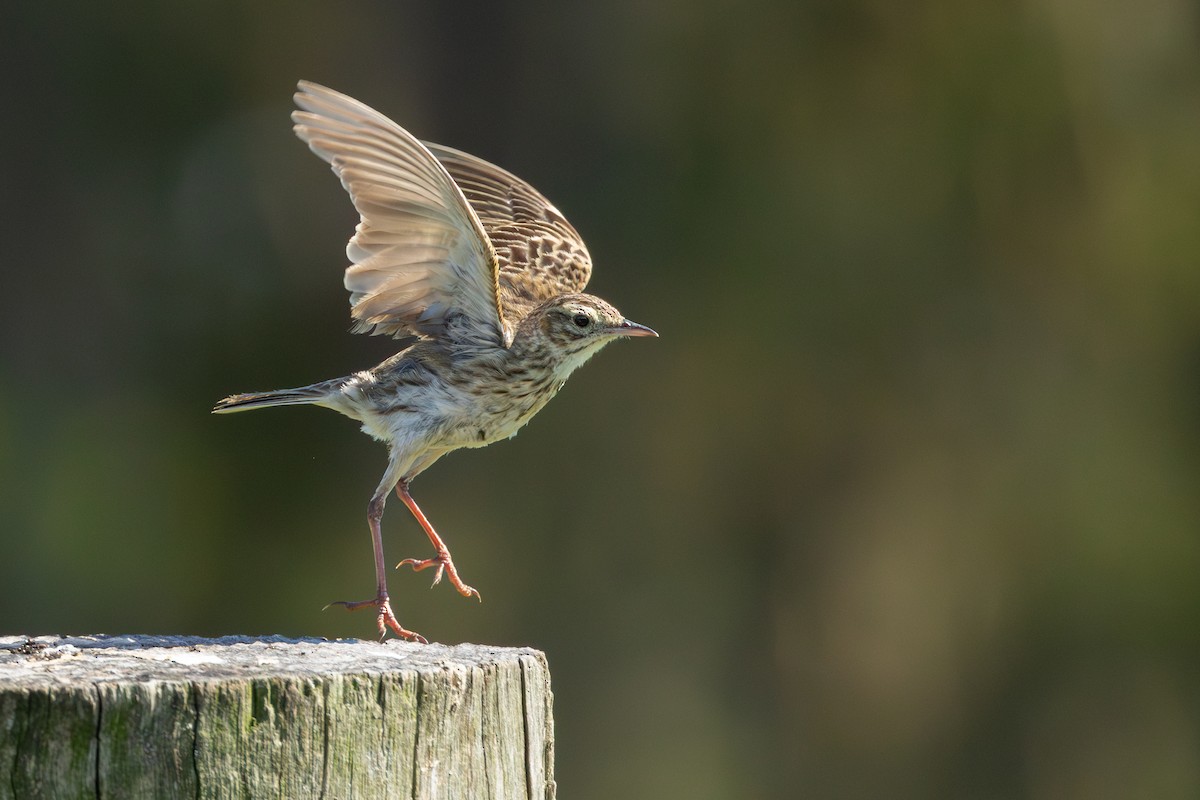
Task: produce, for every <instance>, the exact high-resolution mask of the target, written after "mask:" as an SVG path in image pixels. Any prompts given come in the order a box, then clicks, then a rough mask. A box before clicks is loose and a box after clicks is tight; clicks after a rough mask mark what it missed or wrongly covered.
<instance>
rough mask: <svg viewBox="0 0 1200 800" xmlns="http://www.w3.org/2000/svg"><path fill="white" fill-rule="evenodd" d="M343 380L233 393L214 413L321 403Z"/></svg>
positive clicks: (214, 409)
mask: <svg viewBox="0 0 1200 800" xmlns="http://www.w3.org/2000/svg"><path fill="white" fill-rule="evenodd" d="M341 382H342V381H341V380H340V379H339V380H332V381H324V382H322V383H314V384H313V385H312V386H301V387H300V388H299V389H278V390H276V391H273V392H247V393H245V394H231V395H230V396H229V397H226V398H225V399H224V400H221V401H219V402H218V403H217V404H216V405H215V406H213V413H214V414H231V413H233V412H234V411H249V410H250V409H252V408H266V407H267V406H299V405H309V404H312V403H321V401H323V400H328V399H329V397H330V395H331V394H332V393H334V392H336V391H337V389H338V387H339V386H340V385H341Z"/></svg>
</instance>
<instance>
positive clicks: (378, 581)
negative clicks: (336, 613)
mask: <svg viewBox="0 0 1200 800" xmlns="http://www.w3.org/2000/svg"><path fill="white" fill-rule="evenodd" d="M387 491H388V490H387V489H382V490H381V491H379V492H376V494H375V496H374V497H372V498H371V503H370V505H368V506H367V525H368V526H370V528H371V544H372V545H373V547H374V550H375V598H374V599H373V600H357V601H353V602H350V601H347V600H338V601H336V602H333V603H330V604H329V606H342V607H344V608H345V609H346V610H348V611H358V610H359V609H361V608H367V607H373V608H375V609H376V610H377V612H378V616H377V617H376V622H377V623H378V625H379V638H380V639H383V638H384V637H385V636H387V631H388V628H391V629H392V632H393V633H395V634H396V635H397V636H399V637H400V638H402V639H408V640H409V641H414V642H421V643H422V644H424V643H426V639H425V637H424V636H422V635H421V634H419V633H415V632H413V631H410V630H409V629H408V628H405V627H403V626H402V625H401V624H400V622H399V621H398V620H397V619H396V615H395V614H393V613H392V604H391V602H390V601H389V600H388V592H387V572H386V570H385V568H384V566H383V535H382V533H381V532H380V528H379V520H380V519H382V518H383V504H384V501H385V500H386V499H387ZM329 606H325V607H326V608H329Z"/></svg>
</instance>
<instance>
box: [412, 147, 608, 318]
mask: <svg viewBox="0 0 1200 800" xmlns="http://www.w3.org/2000/svg"><path fill="white" fill-rule="evenodd" d="M425 146H426V147H428V148H429V152H431V153H433V154H434V155H435V156H437V158H438V160H439V161H441V162H442V164H443V165H444V166H445V167H446V169H447V170H448V171H449V173H450V176H451V177H452V178H454V182H455V183H457V184H458V187H459V188H460V189H461V190H462V192H463V194H464V195H466V198H467V200H468V201H469V202H470V203H471V207H472V208H473V209H475V213H476V214H477V215H478V216H479V219H480V221H481V222H482V223H483V228H484V230H485V231H487V235H488V237H489V238H490V239H491V242H492V247H493V249H494V250H495V252H496V256H497V258H498V260H499V268H500V303H501V307H502V308H503V309H504V312H505V313H506V314H507V315H508V316H509V317H510V318H513V319H516V318H518V317H520V316H521V315H522V314H523V312H524V311H527V310H528V309H529V308H531V307H532V306H533V305H536V304H538V303H541V302H543V301H545V300H548V299H550V298H552V297H555V296H557V295H560V294H565V293H568V292H579V291H582V290H583V287H584V286H586V285H587V282H588V278H589V277H590V276H591V274H592V258H591V256H590V255H588V251H587V247H585V246H584V244H583V239H581V238H580V236H579V234H578V233H577V232H576V231H575V228H574V227H572V226H571V223H569V222H567V219H566V217H564V216H563V215H562V213H561V212H560V211H559V210H558V209H557V208H555V207H554V206H553V205H552V204H551V203H550V201H549V200H547V199H546V198H545V197H543V196H542V195H541V193H540V192H538V191H537V190H536V189H534V188H533V187H532V186H530V185H529V184H528V183H526V182H525V181H523V180H521V179H520V178H518V177H517V176H515V175H513V174H512V173H510V172H507V171H506V170H503V169H500V167H497V166H495V165H494V164H489V163H488V162H486V161H484V160H483V159H481V158H476V157H475V156H473V155H470V154H468V153H463V152H461V151H459V150H454V149H452V148H449V147H443V146H441V145H437V144H433V143H431V142H426V143H425Z"/></svg>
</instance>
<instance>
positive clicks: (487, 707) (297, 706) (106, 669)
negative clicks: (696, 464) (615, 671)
mask: <svg viewBox="0 0 1200 800" xmlns="http://www.w3.org/2000/svg"><path fill="white" fill-rule="evenodd" d="M554 793H555V785H554V721H553V717H552V715H551V694H550V673H549V671H548V669H547V667H546V659H545V657H544V656H543V655H542V654H541V653H539V652H538V651H536V650H530V649H527V648H521V649H516V648H495V647H481V646H479V645H469V644H464V645H457V646H453V647H450V646H445V645H437V644H430V645H419V644H411V643H407V642H400V641H388V642H385V643H378V642H363V641H335V642H329V641H324V640H319V639H285V638H282V637H262V638H256V637H241V636H229V637H224V638H221V639H200V638H192V637H160V636H78V637H57V636H43V637H37V638H26V637H23V636H22V637H0V799H4V800H7V798H14V800H27V799H28V798H41V797H46V798H74V797H81V798H82V797H86V798H93V799H94V798H126V797H131V798H137V797H147V798H176V797H188V798H191V797H200V798H210V797H211V798H260V797H277V798H287V799H288V800H293V799H297V800H298V799H299V798H338V799H339V800H347V799H348V798H389V799H390V798H413V799H414V800H416V799H417V798H420V799H421V800H425V799H426V798H443V797H444V798H454V800H470V798H489V800H493V799H496V798H521V799H522V800H525V799H526V798H529V799H531V800H532V799H534V798H536V800H552V798H553V797H554Z"/></svg>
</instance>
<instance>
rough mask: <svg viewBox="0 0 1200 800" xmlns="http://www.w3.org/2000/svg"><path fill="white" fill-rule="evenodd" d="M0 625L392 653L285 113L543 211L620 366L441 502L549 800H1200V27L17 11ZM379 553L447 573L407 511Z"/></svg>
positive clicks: (361, 346)
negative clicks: (433, 146)
mask: <svg viewBox="0 0 1200 800" xmlns="http://www.w3.org/2000/svg"><path fill="white" fill-rule="evenodd" d="M2 14H3V23H2V24H0V29H2V32H0V45H2V47H0V64H3V66H4V68H5V69H4V74H5V76H6V80H5V92H4V100H5V107H6V112H5V113H4V115H3V118H2V120H0V145H2V152H3V154H4V163H3V167H2V168H0V172H2V174H3V180H2V181H0V203H2V206H0V212H2V214H0V219H2V220H3V222H2V228H0V230H2V231H3V233H2V236H0V265H2V267H0V268H2V270H3V284H2V287H3V288H2V290H0V632H3V633H30V634H33V633H55V632H62V633H71V632H78V633H95V632H109V633H126V632H144V633H168V632H169V633H188V634H204V635H218V634H227V633H264V634H266V633H281V634H286V635H289V636H327V637H353V636H358V637H369V636H370V635H371V634H372V631H373V620H372V619H371V618H370V617H369V616H368V615H365V614H358V615H351V614H346V613H343V612H341V611H339V610H336V609H331V610H329V611H326V612H324V613H322V611H321V607H322V605H324V604H325V603H327V602H328V601H330V600H336V599H358V598H362V597H367V596H369V595H370V593H371V591H372V581H373V579H372V566H371V551H370V545H369V540H368V536H367V529H366V524H365V519H364V516H365V506H366V502H367V499H368V497H369V495H370V493H371V491H372V489H373V488H374V486H375V484H376V482H377V481H378V478H379V476H380V474H381V473H382V470H383V466H384V463H385V451H384V449H383V448H382V447H381V446H380V445H378V444H376V443H374V442H372V441H371V440H369V439H368V438H367V437H365V436H363V435H362V434H360V433H359V432H358V431H357V429H356V427H355V425H354V424H353V423H351V422H349V421H347V420H345V419H343V418H341V417H338V416H337V415H336V414H333V413H331V412H327V411H323V410H319V409H278V410H272V411H263V412H256V413H254V414H246V415H239V416H237V417H227V418H216V417H212V416H210V415H209V413H208V412H209V408H210V407H211V405H212V403H213V402H214V401H215V400H217V399H219V398H220V397H223V396H224V395H226V394H229V393H231V392H235V391H248V390H254V389H269V388H278V387H285V386H294V385H298V384H304V383H308V382H311V381H315V380H318V379H323V378H328V377H333V376H336V375H341V374H345V373H348V372H350V371H353V370H356V369H361V368H364V367H367V366H370V365H373V364H374V363H376V362H377V361H379V360H381V359H382V358H383V357H384V356H386V355H388V354H390V352H391V351H392V349H393V348H392V343H391V342H390V341H388V340H383V339H377V338H376V339H371V338H367V337H361V336H351V335H350V334H349V333H347V330H348V327H349V319H348V313H347V312H348V306H347V299H346V295H345V293H344V291H343V290H342V288H341V271H342V269H343V267H344V266H345V261H344V254H343V248H344V245H345V240H346V239H347V237H348V236H349V235H350V233H351V230H352V228H353V225H354V223H355V222H356V216H355V214H354V212H353V210H352V208H351V206H350V204H349V202H348V201H347V199H346V197H345V196H344V194H343V192H342V190H341V188H340V187H339V186H338V184H337V181H336V180H335V178H334V177H333V175H332V174H331V173H330V172H329V170H328V168H327V167H326V166H325V165H324V164H323V163H321V162H320V161H319V160H318V159H317V158H315V157H314V156H313V155H312V154H310V153H309V152H308V151H307V149H306V148H305V147H304V146H303V145H302V144H301V143H300V142H299V141H297V140H296V139H295V138H294V137H293V136H292V134H291V131H290V123H289V120H288V114H289V112H290V109H291V99H290V97H291V93H292V91H293V87H294V83H295V81H296V80H297V79H300V78H305V79H309V80H313V81H317V82H320V83H324V84H326V85H328V86H331V87H333V88H336V89H339V90H341V91H344V92H346V93H349V94H351V95H353V96H355V97H358V98H360V99H362V100H363V101H364V102H367V103H368V104H370V105H373V106H375V107H377V108H378V109H379V110H381V111H382V112H384V113H385V114H387V115H389V116H391V117H393V118H395V119H396V120H397V121H399V122H400V123H401V124H403V125H405V126H406V127H408V128H409V129H411V130H412V131H413V132H414V133H416V134H417V135H418V136H420V137H422V138H427V139H432V140H435V141H439V142H444V143H445V144H448V145H451V146H454V147H458V148H461V149H465V150H468V151H470V152H472V153H476V154H478V155H480V156H483V157H485V158H487V159H489V160H492V161H495V162H496V163H498V164H500V165H502V166H504V167H507V168H508V169H510V170H512V171H514V172H516V173H517V174H519V175H521V176H523V177H526V178H527V179H528V180H530V181H531V182H532V183H533V184H534V185H536V186H537V187H539V188H540V189H542V190H543V191H544V192H545V193H546V194H547V195H548V196H549V197H550V198H551V199H552V200H553V201H554V202H555V203H556V205H558V206H559V207H560V208H561V209H562V210H563V211H564V212H565V213H566V214H567V216H568V217H569V218H570V219H571V220H572V221H573V222H574V223H575V225H576V226H577V227H578V228H579V230H580V231H581V232H582V234H583V235H584V237H585V238H586V240H587V242H588V244H589V246H590V248H591V251H592V255H593V257H594V259H595V262H596V272H595V276H594V280H593V283H592V287H591V288H592V289H594V290H595V291H596V293H598V294H600V295H602V296H604V297H606V298H608V299H609V300H611V301H612V302H614V303H615V304H616V305H618V307H620V308H621V309H622V310H623V311H624V312H625V313H626V314H627V315H628V316H629V317H631V318H632V319H635V320H638V321H639V322H643V323H645V324H648V325H651V326H653V327H655V328H656V329H658V330H659V332H660V333H661V334H662V338H661V339H659V340H653V341H646V340H640V341H636V342H628V343H622V344H618V345H615V346H613V347H611V348H609V349H608V350H606V351H605V352H604V353H603V354H602V355H601V356H599V357H598V358H597V359H596V360H595V361H594V362H593V363H591V364H589V365H588V366H587V367H586V368H585V369H583V370H582V371H581V372H580V373H579V374H577V375H576V376H575V377H574V378H572V380H571V382H570V383H569V385H568V386H567V388H566V390H565V391H564V392H563V394H562V396H561V397H560V398H559V399H557V400H555V402H553V403H551V404H550V405H549V407H548V408H547V409H546V410H545V411H543V412H542V413H541V415H540V416H539V417H538V418H537V419H536V420H535V421H534V422H533V423H532V424H531V425H530V426H529V427H528V428H527V429H526V430H525V431H523V432H522V434H521V435H520V436H519V437H517V438H516V439H514V440H513V441H511V442H506V443H503V444H500V445H496V446H493V447H490V448H487V449H485V450H479V451H470V452H466V453H462V454H455V455H453V456H450V457H448V458H446V459H444V460H443V461H442V462H440V463H439V464H438V465H437V466H436V467H435V468H434V469H432V470H430V471H429V472H428V473H426V474H425V475H423V476H422V477H421V479H420V480H419V481H417V482H416V484H415V485H414V493H415V495H416V497H417V498H418V500H419V501H420V502H421V503H422V505H423V507H424V509H425V510H426V511H427V512H428V514H429V515H430V517H431V518H432V520H433V521H434V523H435V524H436V525H437V526H438V528H439V530H440V531H441V532H442V533H443V534H444V535H445V537H446V539H447V540H448V542H449V544H450V546H451V549H452V551H453V552H454V554H455V557H456V561H457V563H458V565H459V567H460V569H461V571H462V574H463V576H464V578H465V579H466V580H467V581H468V582H470V583H471V584H473V585H474V586H476V587H478V588H479V589H480V590H481V591H482V594H483V597H484V602H483V603H482V604H477V603H474V602H468V601H466V600H464V599H462V598H460V597H458V596H457V595H456V594H455V593H454V592H453V591H451V590H450V589H449V588H448V587H446V586H439V587H438V588H437V589H436V590H434V591H430V590H429V589H428V578H427V576H426V575H424V574H423V575H420V576H414V575H412V574H411V573H407V572H404V573H401V572H396V573H393V575H392V577H391V579H390V582H391V590H392V595H393V598H394V601H395V603H396V608H397V612H398V614H399V616H400V618H401V620H402V621H403V622H404V623H405V624H407V625H409V626H410V627H413V628H415V629H416V630H419V631H422V632H424V633H425V634H427V635H429V636H430V638H431V639H434V640H438V641H444V642H458V641H475V642H485V643H494V644H505V645H532V646H534V647H538V648H541V649H543V650H545V651H546V653H547V654H548V656H549V659H550V664H551V668H552V671H553V675H554V681H555V691H556V716H557V732H558V750H557V754H558V778H559V784H560V787H561V795H562V796H563V797H571V798H577V799H578V800H591V799H597V800H598V799H599V798H749V799H751V800H756V799H757V798H778V799H779V800H783V798H792V797H827V798H860V797H889V798H933V797H942V798H964V797H971V798H1008V797H1031V798H1081V799H1082V798H1088V799H1089V800H1091V799H1093V798H1107V797H1112V798H1129V797H1156V798H1173V797H1180V798H1182V797H1197V796H1200V636H1198V631H1200V626H1198V624H1197V623H1198V621H1200V580H1198V579H1197V574H1198V568H1200V491H1198V486H1200V402H1198V401H1200V270H1198V268H1197V267H1198V259H1200V47H1198V45H1200V7H1198V6H1197V4H1196V3H1195V2H1183V0H1149V2H1145V3H1139V4H1119V3H1086V2H1082V1H1081V0H1027V2H999V3H958V2H949V1H948V0H924V1H922V2H914V3H891V2H881V1H880V0H850V1H848V2H832V1H831V0H799V1H798V0H775V1H768V0H740V1H739V2H736V3H734V2H728V1H727V0H726V1H722V0H700V1H699V2H696V1H695V0H693V1H691V2H678V1H677V0H669V1H668V2H652V3H647V2H642V1H641V0H638V2H632V1H631V0H624V1H623V2H598V3H560V4H551V3H538V2H532V1H531V0H526V1H524V2H521V1H516V2H503V3H480V4H450V3H421V4H418V3H411V2H382V1H381V2H361V3H288V2H280V1H279V0H269V1H262V2H255V3H232V2H209V3H178V4H176V3H159V2H125V3H121V4H105V3H85V2H77V3H44V4H39V3H33V2H22V3H18V4H10V5H9V6H8V7H6V9H5V10H4V11H3V12H2ZM384 534H385V547H386V551H387V554H388V557H389V559H390V560H392V561H398V560H399V559H400V558H402V557H405V556H423V555H427V554H428V553H427V550H428V546H427V544H426V542H425V540H424V537H423V536H422V535H421V533H420V530H419V529H418V528H417V526H416V525H415V523H414V522H413V521H412V519H411V518H410V517H409V516H408V515H407V513H406V512H405V510H404V508H403V506H402V505H401V504H399V503H397V502H393V503H392V504H391V507H390V509H389V513H388V514H387V515H386V516H385V518H384Z"/></svg>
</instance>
